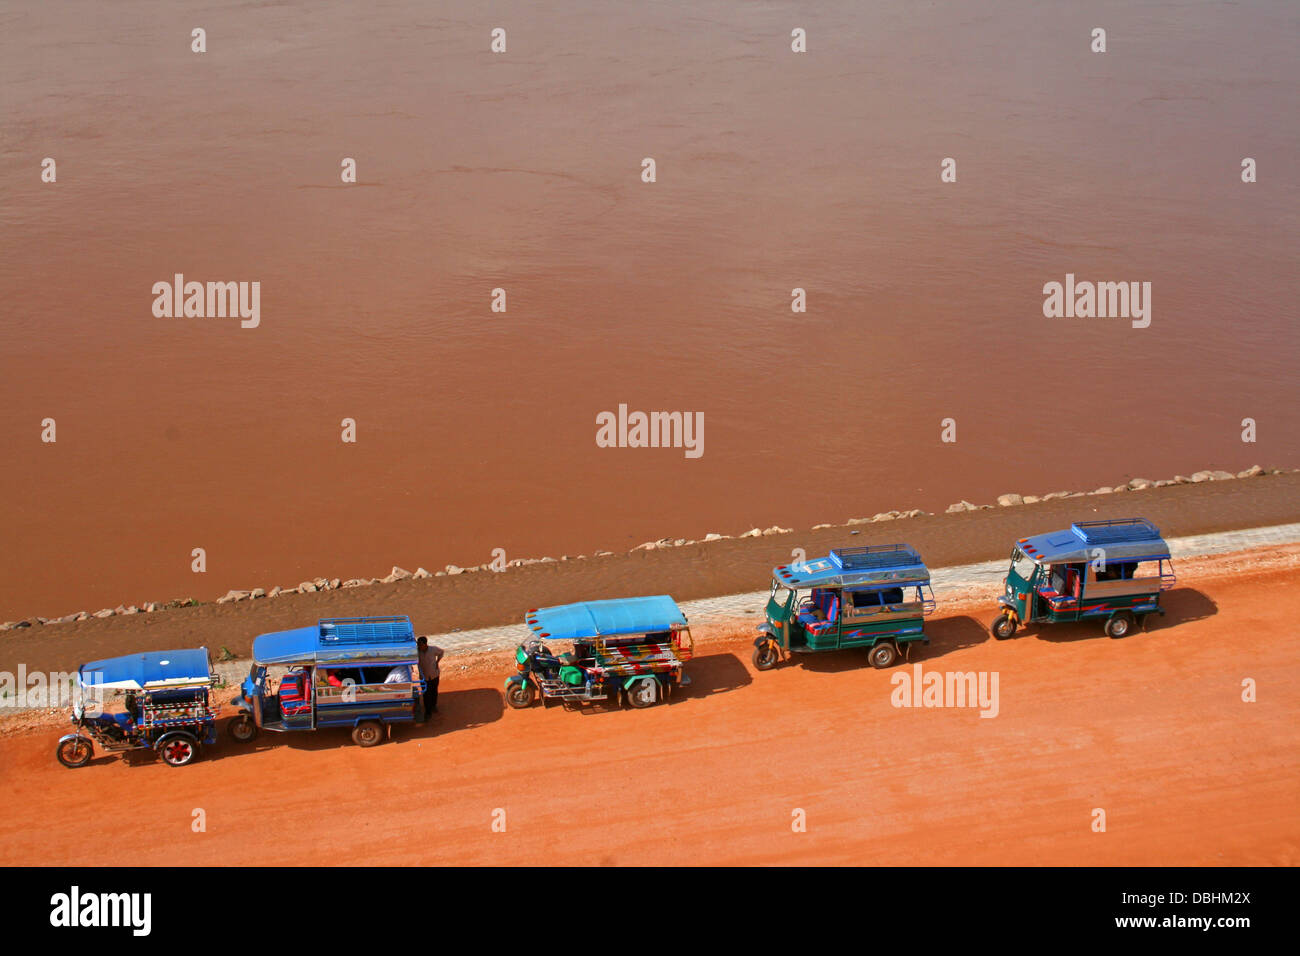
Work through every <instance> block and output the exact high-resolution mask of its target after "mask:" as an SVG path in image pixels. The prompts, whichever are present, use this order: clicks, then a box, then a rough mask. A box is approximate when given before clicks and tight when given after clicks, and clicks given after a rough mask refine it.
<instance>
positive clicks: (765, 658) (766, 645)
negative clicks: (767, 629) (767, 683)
mask: <svg viewBox="0 0 1300 956" xmlns="http://www.w3.org/2000/svg"><path fill="white" fill-rule="evenodd" d="M779 659H780V655H779V654H778V653H777V650H776V645H775V644H773V643H772V642H771V641H764V642H763V643H762V644H759V645H758V646H757V647H755V648H754V667H756V668H757V669H758V670H760V671H770V670H771V669H772V668H773V667H775V666H776V662H777V661H778V660H779Z"/></svg>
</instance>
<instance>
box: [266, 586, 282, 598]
mask: <svg viewBox="0 0 1300 956" xmlns="http://www.w3.org/2000/svg"><path fill="white" fill-rule="evenodd" d="M283 593H284V588H282V587H280V585H278V584H277V585H276V586H275V587H273V588H271V590H269V591H267V592H266V596H267V597H279V596H280V595H281V594H283Z"/></svg>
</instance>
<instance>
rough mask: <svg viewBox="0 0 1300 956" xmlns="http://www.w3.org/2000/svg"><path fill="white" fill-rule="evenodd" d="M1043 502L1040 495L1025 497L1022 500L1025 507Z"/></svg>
mask: <svg viewBox="0 0 1300 956" xmlns="http://www.w3.org/2000/svg"><path fill="white" fill-rule="evenodd" d="M1042 500H1043V499H1042V498H1040V497H1038V495H1025V496H1024V497H1023V498H1021V499H1020V503H1021V504H1025V505H1036V504H1038V502H1040V501H1042Z"/></svg>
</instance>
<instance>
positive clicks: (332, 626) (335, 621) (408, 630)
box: [317, 614, 415, 645]
mask: <svg viewBox="0 0 1300 956" xmlns="http://www.w3.org/2000/svg"><path fill="white" fill-rule="evenodd" d="M317 626H318V627H319V628H320V642H321V644H322V645H333V644H383V643H395V644H396V643H401V642H405V641H409V640H411V638H412V637H413V636H414V634H415V631H414V629H413V628H412V627H411V619H410V618H409V617H407V616H406V615H405V614H402V615H395V616H393V617H326V618H321V620H320V621H318V622H317Z"/></svg>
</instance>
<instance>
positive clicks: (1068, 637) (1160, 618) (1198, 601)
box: [1012, 588, 1219, 644]
mask: <svg viewBox="0 0 1300 956" xmlns="http://www.w3.org/2000/svg"><path fill="white" fill-rule="evenodd" d="M1160 605H1161V607H1163V608H1164V609H1165V613H1164V615H1160V614H1148V615H1147V616H1146V618H1145V619H1144V620H1143V622H1142V627H1141V628H1140V629H1135V630H1134V631H1133V634H1132V638H1139V637H1141V636H1142V635H1143V634H1146V633H1154V632H1156V631H1164V630H1167V629H1168V628H1171V627H1177V626H1178V625H1179V624H1187V623H1189V622H1191V621H1200V620H1203V619H1205V618H1208V617H1213V616H1214V615H1216V614H1218V613H1219V605H1218V604H1217V603H1216V602H1215V601H1214V599H1213V598H1211V597H1210V596H1209V595H1207V594H1205V593H1204V592H1202V591H1198V590H1196V589H1195V588H1175V589H1174V590H1172V591H1169V592H1168V593H1167V594H1165V595H1164V596H1163V597H1161V598H1160ZM1105 623H1106V618H1105V617H1101V616H1098V617H1095V618H1092V619H1090V620H1086V621H1078V622H1073V623H1069V624H1033V625H1030V627H1029V629H1028V631H1027V632H1026V634H1025V636H1026V637H1034V638H1037V639H1038V640H1040V641H1048V642H1050V643H1053V644H1069V643H1072V642H1074V641H1091V640H1097V639H1099V638H1100V639H1102V640H1110V639H1111V638H1110V637H1109V636H1108V635H1107V634H1106V632H1105V630H1104V627H1105ZM1018 636H1019V634H1017V637H1018ZM1015 639H1016V638H1012V640H1015ZM1126 639H1127V638H1126Z"/></svg>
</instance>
